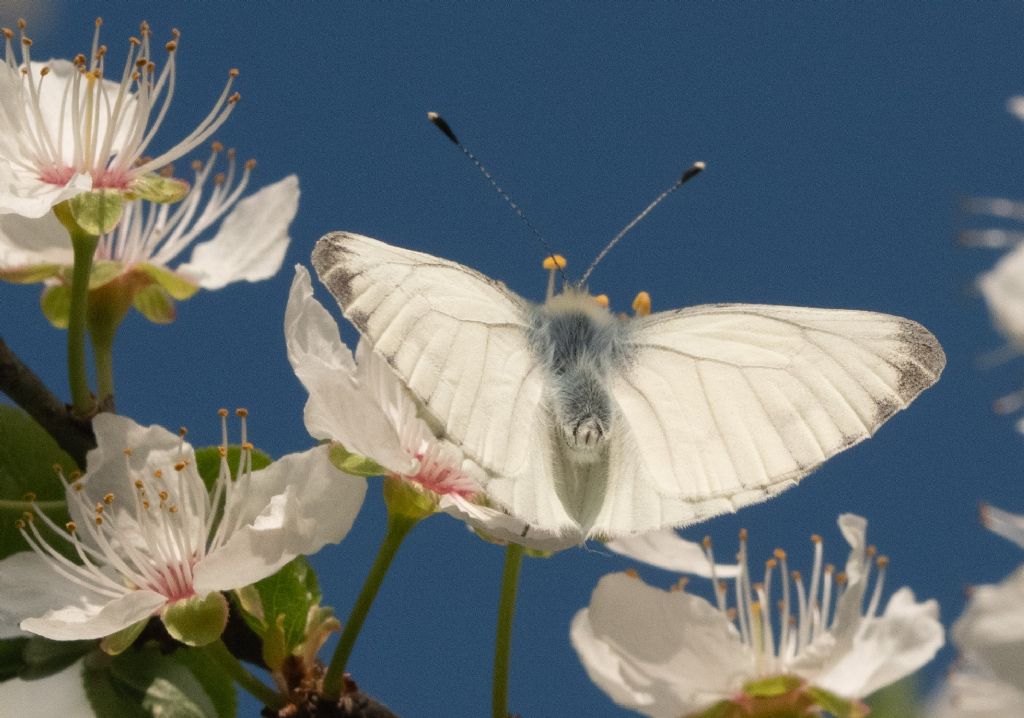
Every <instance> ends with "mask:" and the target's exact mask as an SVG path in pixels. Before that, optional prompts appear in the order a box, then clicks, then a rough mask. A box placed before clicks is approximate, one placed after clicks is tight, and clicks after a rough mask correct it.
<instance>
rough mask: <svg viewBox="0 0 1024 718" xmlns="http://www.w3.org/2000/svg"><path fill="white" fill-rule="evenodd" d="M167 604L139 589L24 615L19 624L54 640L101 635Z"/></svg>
mask: <svg viewBox="0 0 1024 718" xmlns="http://www.w3.org/2000/svg"><path fill="white" fill-rule="evenodd" d="M166 603H167V599H166V598H164V597H163V596H161V595H160V594H158V593H154V592H153V591H148V590H144V589H139V590H136V591H132V592H131V593H128V594H125V595H124V596H122V597H120V598H115V599H112V600H108V601H107V603H105V604H102V605H99V604H93V603H86V604H84V605H78V606H65V607H63V608H58V609H55V610H51V611H47V612H46V613H44V614H43V615H41V616H39V617H38V618H26V619H25V620H24V621H22V622H21V627H22V628H23V629H24V630H26V631H28V632H29V633H35V634H37V635H40V636H42V637H43V638H49V639H52V640H54V641H76V640H84V639H90V638H103V637H105V636H109V635H110V634H112V633H117V632H118V631H120V630H121V629H123V628H127V627H128V626H130V625H132V624H133V623H138V622H139V621H141V620H143V619H145V618H148V617H149V616H152V615H153V614H154V613H156V611H158V610H159V609H160V608H162V607H163V606H164V604H166Z"/></svg>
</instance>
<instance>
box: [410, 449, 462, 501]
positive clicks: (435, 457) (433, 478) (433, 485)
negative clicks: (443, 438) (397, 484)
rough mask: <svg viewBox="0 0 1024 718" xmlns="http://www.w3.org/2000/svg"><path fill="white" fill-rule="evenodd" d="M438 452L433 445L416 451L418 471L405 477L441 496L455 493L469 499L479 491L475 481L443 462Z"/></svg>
mask: <svg viewBox="0 0 1024 718" xmlns="http://www.w3.org/2000/svg"><path fill="white" fill-rule="evenodd" d="M439 453H440V452H438V451H437V450H436V448H435V447H431V449H428V450H427V452H426V453H424V452H422V451H418V452H416V454H415V456H416V459H417V460H418V461H419V462H420V467H419V471H417V472H416V473H415V474H413V475H411V476H406V477H405V478H406V479H408V480H409V481H413V482H415V483H417V484H419V485H420V486H422V487H423V488H424V489H427V490H428V491H433V492H434V493H435V494H438V495H441V496H445V495H455V496H461V497H462V498H464V499H469V498H472V497H473V496H475V495H476V494H477V493H479V490H480V487H479V486H477V485H476V482H475V481H474V480H473V479H471V478H470V477H468V476H466V475H465V474H463V473H462V470H461V469H460V468H458V467H456V466H452V465H451V464H449V463H447V462H445V461H444V460H443V457H442V456H440V455H439Z"/></svg>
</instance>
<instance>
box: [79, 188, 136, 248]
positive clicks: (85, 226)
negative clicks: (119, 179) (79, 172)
mask: <svg viewBox="0 0 1024 718" xmlns="http://www.w3.org/2000/svg"><path fill="white" fill-rule="evenodd" d="M68 206H69V207H70V209H71V216H72V217H73V218H74V220H75V223H76V224H77V225H78V226H79V227H81V228H82V230H83V231H85V232H87V233H88V234H91V235H93V236H96V237H98V236H100V235H101V234H106V233H107V232H109V231H110V230H112V229H113V228H114V227H116V226H117V223H118V222H120V221H121V211H122V210H123V208H124V200H123V199H122V197H121V193H120V192H118V191H117V190H109V189H101V190H96V191H94V192H83V193H82V194H79V195H75V196H74V197H72V198H71V199H69V200H68Z"/></svg>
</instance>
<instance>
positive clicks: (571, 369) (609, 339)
mask: <svg viewBox="0 0 1024 718" xmlns="http://www.w3.org/2000/svg"><path fill="white" fill-rule="evenodd" d="M628 331H629V323H628V322H627V321H623V320H621V319H619V318H617V317H615V316H614V315H612V314H611V313H610V312H609V311H608V310H607V309H605V308H604V307H602V306H601V305H599V304H598V303H597V302H596V301H595V300H594V298H593V297H591V296H590V295H589V294H586V293H584V292H580V291H576V290H573V289H569V290H567V291H566V292H564V293H562V294H558V295H555V296H554V297H552V298H551V299H549V300H548V301H547V302H545V303H544V304H543V305H540V306H537V307H534V308H533V310H532V313H531V317H530V330H529V343H530V348H531V350H532V351H533V352H534V355H535V356H536V358H537V361H538V362H539V363H540V364H541V366H542V367H543V368H544V372H545V383H546V386H547V388H548V391H547V392H546V397H547V402H548V409H549V411H550V412H551V414H552V416H553V418H554V420H555V423H556V424H557V425H558V429H559V430H560V431H561V433H562V436H563V437H564V439H565V442H566V444H567V445H568V446H569V447H570V448H571V449H575V450H577V452H574V455H575V456H576V458H578V459H579V460H581V461H590V460H594V459H596V458H597V456H598V454H599V452H600V451H601V449H603V447H604V446H605V443H606V440H607V438H608V436H609V434H610V432H611V431H612V416H613V412H612V402H611V398H610V397H609V395H608V385H609V379H610V377H611V375H612V373H613V370H614V369H615V368H616V367H619V366H622V365H623V364H624V363H625V362H626V361H627V359H628V342H627V334H628Z"/></svg>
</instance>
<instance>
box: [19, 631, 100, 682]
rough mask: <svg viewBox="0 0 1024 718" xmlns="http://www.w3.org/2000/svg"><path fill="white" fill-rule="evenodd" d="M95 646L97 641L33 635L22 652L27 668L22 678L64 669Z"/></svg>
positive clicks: (45, 674)
mask: <svg viewBox="0 0 1024 718" xmlns="http://www.w3.org/2000/svg"><path fill="white" fill-rule="evenodd" d="M94 648H96V641H51V640H49V639H47V638H43V637H42V636H31V637H30V638H29V639H28V642H27V643H26V644H25V649H24V651H23V652H22V658H23V659H24V661H25V669H24V670H23V671H22V672H21V678H25V679H28V680H31V679H33V678H43V677H45V676H48V675H51V674H53V673H57V672H59V671H63V670H64V669H65V668H67V667H68V666H70V665H71V664H72V663H74V662H75V661H77V660H78V659H79V658H81V657H82V656H84V655H85V654H87V653H89V652H90V651H91V650H93V649H94Z"/></svg>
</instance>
